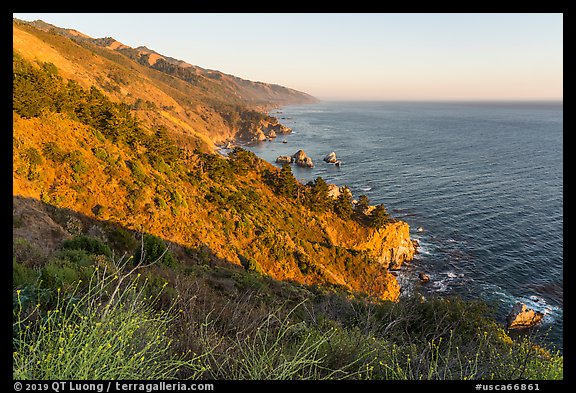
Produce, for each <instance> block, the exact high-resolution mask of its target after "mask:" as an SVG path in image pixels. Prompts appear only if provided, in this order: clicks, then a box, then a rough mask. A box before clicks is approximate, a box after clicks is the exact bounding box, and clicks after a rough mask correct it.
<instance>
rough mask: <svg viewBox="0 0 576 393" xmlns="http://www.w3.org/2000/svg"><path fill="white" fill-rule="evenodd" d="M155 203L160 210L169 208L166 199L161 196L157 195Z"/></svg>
mask: <svg viewBox="0 0 576 393" xmlns="http://www.w3.org/2000/svg"><path fill="white" fill-rule="evenodd" d="M154 203H155V204H156V206H158V207H159V208H160V209H166V208H167V207H168V204H167V203H166V201H165V200H164V198H162V197H161V196H160V195H157V196H155V197H154Z"/></svg>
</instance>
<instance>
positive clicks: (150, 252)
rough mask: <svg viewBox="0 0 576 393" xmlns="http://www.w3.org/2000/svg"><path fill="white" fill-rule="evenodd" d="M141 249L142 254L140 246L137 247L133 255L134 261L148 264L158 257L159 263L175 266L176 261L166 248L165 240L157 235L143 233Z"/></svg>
mask: <svg viewBox="0 0 576 393" xmlns="http://www.w3.org/2000/svg"><path fill="white" fill-rule="evenodd" d="M143 249H144V254H142V247H141V248H138V249H137V251H136V253H135V255H134V259H135V261H137V262H139V261H142V262H143V263H144V264H148V263H152V262H154V261H156V260H157V259H160V260H159V263H161V264H163V265H165V266H169V267H175V266H176V264H177V262H178V261H177V260H176V258H175V257H174V255H172V252H171V251H170V250H169V249H168V246H167V244H166V242H165V241H164V240H162V239H160V238H159V237H157V236H154V235H150V234H145V235H144V239H143Z"/></svg>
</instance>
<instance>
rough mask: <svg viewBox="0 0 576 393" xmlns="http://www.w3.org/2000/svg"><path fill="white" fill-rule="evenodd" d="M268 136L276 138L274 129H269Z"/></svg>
mask: <svg viewBox="0 0 576 393" xmlns="http://www.w3.org/2000/svg"><path fill="white" fill-rule="evenodd" d="M268 138H270V139H274V138H276V132H275V131H274V130H270V131H268Z"/></svg>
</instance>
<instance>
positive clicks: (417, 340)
mask: <svg viewBox="0 0 576 393" xmlns="http://www.w3.org/2000/svg"><path fill="white" fill-rule="evenodd" d="M36 26H37V27H40V28H41V29H37V28H35V27H34V26H31V25H28V24H22V23H18V22H16V23H15V25H14V43H15V45H14V54H13V86H14V90H13V194H14V200H13V201H14V204H13V240H14V242H13V288H14V292H13V376H14V378H16V379H123V378H129V379H139V378H143V379H160V378H162V379H164V378H205V379H227V378H228V379H322V378H326V379H340V378H342V379H473V378H474V379H475V378H492V379H513V378H532V379H558V378H562V373H563V369H562V357H561V356H558V355H555V354H551V353H550V352H548V351H546V350H544V349H542V348H540V347H538V346H536V345H534V344H533V343H532V342H530V341H529V340H527V339H525V340H517V341H514V340H512V339H511V338H510V337H509V336H508V335H507V334H506V332H505V331H504V330H503V329H502V328H501V327H500V326H499V325H498V323H497V322H495V321H494V320H492V319H491V318H490V317H491V311H490V309H489V308H488V307H487V306H486V305H484V304H482V303H476V302H463V301H461V300H459V299H424V300H423V299H421V298H420V297H418V296H415V297H408V298H400V297H399V295H400V288H399V285H398V283H397V281H396V279H395V277H394V275H393V274H392V273H391V272H390V269H391V268H393V269H398V268H400V267H401V265H402V264H403V263H404V262H406V261H409V260H410V259H411V257H412V255H413V254H414V246H413V245H412V242H411V241H410V238H409V230H408V229H409V228H408V226H407V224H406V223H404V222H401V221H397V220H394V219H393V218H391V217H390V216H389V215H388V214H387V213H386V209H385V208H384V207H383V206H380V207H379V208H378V209H375V211H376V212H377V213H374V214H367V213H366V211H365V209H364V208H365V207H366V206H364V205H361V206H359V205H355V206H354V205H352V203H351V196H350V195H348V194H346V193H344V192H343V193H342V195H341V196H340V197H338V198H336V199H333V198H331V197H329V195H328V185H327V184H326V183H325V182H324V180H323V179H321V178H317V179H316V180H315V181H313V182H310V183H308V184H301V183H299V182H298V181H296V179H295V178H294V176H293V175H292V172H291V169H290V166H288V165H286V166H284V167H283V168H281V169H279V168H276V167H275V166H273V165H270V164H268V163H266V162H265V161H263V160H261V159H259V158H258V157H256V156H255V155H254V154H252V153H250V152H248V151H246V150H243V149H241V148H236V149H234V150H233V151H232V152H231V153H230V154H229V155H228V157H227V158H225V157H221V156H220V155H218V154H214V153H212V152H211V149H212V147H213V146H214V142H215V141H221V140H225V139H226V138H230V137H235V136H239V135H241V134H242V133H245V132H247V131H246V130H255V129H256V128H258V127H260V126H261V124H262V121H264V122H267V121H270V122H271V121H273V120H271V119H270V120H267V117H266V116H267V115H265V114H263V113H262V112H260V111H259V110H258V108H257V106H258V105H274V104H278V103H281V102H282V101H279V99H278V100H277V101H274V100H273V99H272V98H270V97H272V96H273V94H272V93H270V94H272V95H271V96H267V95H266V94H268V93H266V94H264V93H262V92H261V91H260V90H261V89H262V88H263V87H262V86H260V85H259V84H254V85H250V84H247V83H246V86H249V87H250V89H253V92H252V93H249V89H248V87H244V90H242V89H240V88H238V87H233V84H234V83H236V84H238V86H242V84H243V83H244V82H242V80H239V79H238V78H234V77H231V76H226V75H223V74H222V76H221V77H217V76H215V77H214V78H213V79H214V80H215V81H225V83H224V82H222V83H216V82H214V83H213V84H211V82H210V83H209V82H206V81H204V79H207V80H208V79H209V80H212V79H210V78H209V77H208V76H207V74H206V73H208V72H209V71H207V70H201V69H196V68H193V67H192V66H187V65H186V64H182V63H179V61H177V60H175V59H171V58H168V57H164V56H161V55H159V54H156V53H155V52H152V51H149V50H148V51H149V52H150V53H148V54H147V55H146V56H148V57H144V55H137V54H135V53H136V52H131V50H132V49H131V48H127V47H125V46H122V45H121V44H119V43H115V42H116V41H111V40H109V39H103V40H100V41H98V40H96V41H95V40H93V39H91V38H89V37H83V36H82V34H81V33H78V32H73V31H69V30H66V31H65V32H62V31H59V30H57V29H56V31H54V30H55V28H54V27H50V26H45V25H42V24H41V23H36ZM61 30H63V29H61ZM70 35H72V36H73V37H76V38H77V39H76V40H74V41H72V40H71V39H70V38H71V37H70ZM137 50H138V51H140V52H143V51H146V50H147V49H145V48H139V49H137ZM123 51H124V52H123ZM152 55H155V56H156V57H154V56H152ZM151 57H152V58H153V60H150V59H151ZM144 60H145V61H144ZM164 62H165V63H164ZM162 64H164V65H162ZM166 64H170V65H171V66H174V67H176V66H178V67H180V68H183V69H190V70H196V71H194V73H193V74H194V75H196V79H194V78H192V79H190V78H191V75H192V74H187V73H185V72H182V71H178V69H175V68H170V67H168V66H166ZM155 65H158V67H160V68H166V69H163V70H161V71H159V70H158V69H154V66H155ZM158 67H157V68H158ZM174 75H176V76H174ZM203 78H204V79H203ZM227 78H229V80H228V79H227ZM189 79H190V80H189ZM231 86H232V87H231ZM266 86H268V85H265V86H264V87H266ZM268 88H270V89H272V90H274V91H276V93H274V94H279V95H282V97H284V98H283V99H286V97H290V96H291V95H292V94H296V93H293V92H292V93H290V94H288V93H286V92H284V91H283V90H282V89H279V88H276V87H269V86H268V87H266V89H268ZM210 89H213V90H210ZM227 89H233V90H235V91H237V92H239V94H240V92H243V93H241V94H247V95H250V94H252V95H251V96H250V97H251V98H250V97H249V98H243V97H242V96H240V98H238V99H234V100H229V99H224V98H223V97H225V96H226V95H227V94H228V93H227V92H228V91H229V90H227ZM202 91H203V92H202ZM250 91H251V90H250ZM257 92H259V93H258V94H256V93H257ZM303 97H305V96H303ZM302 99H304V98H302ZM187 100H188V101H187ZM221 105H229V106H226V108H228V109H226V110H229V111H231V112H228V113H235V114H236V115H237V116H236V117H234V118H235V119H236V120H235V121H232V122H231V121H230V119H228V120H226V119H227V117H226V115H225V113H224V112H219V110H221V109H222V107H221ZM187 111H188V113H189V114H190V115H187V114H186V112H187ZM201 114H204V115H205V116H206V119H205V120H203V121H200V120H199V118H202V116H201ZM197 116H199V118H197ZM234 124H243V125H242V126H240V128H235V126H233V125H234ZM219 125H221V126H222V127H223V128H221V129H219V128H218V127H219ZM363 200H364V201H365V202H367V201H366V200H365V199H363Z"/></svg>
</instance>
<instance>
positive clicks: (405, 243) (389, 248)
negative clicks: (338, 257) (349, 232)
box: [356, 221, 416, 269]
mask: <svg viewBox="0 0 576 393" xmlns="http://www.w3.org/2000/svg"><path fill="white" fill-rule="evenodd" d="M356 249H358V250H366V251H368V254H369V255H370V256H371V257H372V258H374V259H375V260H376V261H378V263H380V264H382V266H383V267H384V268H385V269H399V268H400V266H402V263H403V262H405V261H410V260H412V258H414V252H415V251H416V250H415V248H414V244H413V243H412V241H411V240H410V227H409V226H408V224H407V223H405V222H403V221H398V222H395V223H391V224H389V225H387V226H386V227H384V228H380V229H378V230H376V231H375V232H373V233H372V234H371V235H369V236H368V238H367V239H366V240H363V241H361V242H360V243H359V244H358V245H357V246H356Z"/></svg>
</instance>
